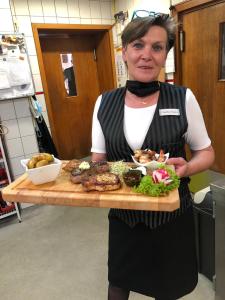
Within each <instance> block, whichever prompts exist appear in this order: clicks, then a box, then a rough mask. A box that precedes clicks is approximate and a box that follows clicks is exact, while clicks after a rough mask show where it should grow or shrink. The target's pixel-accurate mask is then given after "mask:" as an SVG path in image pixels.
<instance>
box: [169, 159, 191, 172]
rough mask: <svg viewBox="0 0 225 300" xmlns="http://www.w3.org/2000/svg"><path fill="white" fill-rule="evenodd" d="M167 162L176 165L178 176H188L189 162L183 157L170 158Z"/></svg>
mask: <svg viewBox="0 0 225 300" xmlns="http://www.w3.org/2000/svg"><path fill="white" fill-rule="evenodd" d="M166 164H167V165H174V167H175V172H176V174H177V176H179V177H185V176H188V162H187V161H186V160H185V159H184V158H183V157H173V158H169V159H168V160H167V162H166Z"/></svg>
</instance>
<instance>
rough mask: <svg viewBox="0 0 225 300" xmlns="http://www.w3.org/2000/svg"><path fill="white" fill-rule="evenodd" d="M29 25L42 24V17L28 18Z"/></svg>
mask: <svg viewBox="0 0 225 300" xmlns="http://www.w3.org/2000/svg"><path fill="white" fill-rule="evenodd" d="M30 19H31V23H44V17H36V16H34V17H33V16H32V17H30Z"/></svg>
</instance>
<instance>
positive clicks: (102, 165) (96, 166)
mask: <svg viewBox="0 0 225 300" xmlns="http://www.w3.org/2000/svg"><path fill="white" fill-rule="evenodd" d="M109 169H110V167H109V164H108V163H107V162H106V161H100V162H90V168H89V169H80V168H79V167H77V168H74V169H73V170H72V171H71V174H70V180H71V181H72V182H73V183H81V182H82V181H83V180H85V179H87V177H89V176H91V175H95V174H101V173H105V172H108V171H109Z"/></svg>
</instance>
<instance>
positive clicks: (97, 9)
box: [90, 1, 101, 19]
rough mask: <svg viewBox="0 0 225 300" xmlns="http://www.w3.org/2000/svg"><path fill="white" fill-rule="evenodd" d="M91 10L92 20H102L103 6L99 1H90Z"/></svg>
mask: <svg viewBox="0 0 225 300" xmlns="http://www.w3.org/2000/svg"><path fill="white" fill-rule="evenodd" d="M90 9H91V17H92V19H100V18H101V6H100V2H99V1H90Z"/></svg>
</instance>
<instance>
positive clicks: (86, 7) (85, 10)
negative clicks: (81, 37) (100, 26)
mask: <svg viewBox="0 0 225 300" xmlns="http://www.w3.org/2000/svg"><path fill="white" fill-rule="evenodd" d="M79 8H80V15H81V18H82V19H83V18H86V19H88V18H91V9H90V1H89V0H79Z"/></svg>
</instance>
